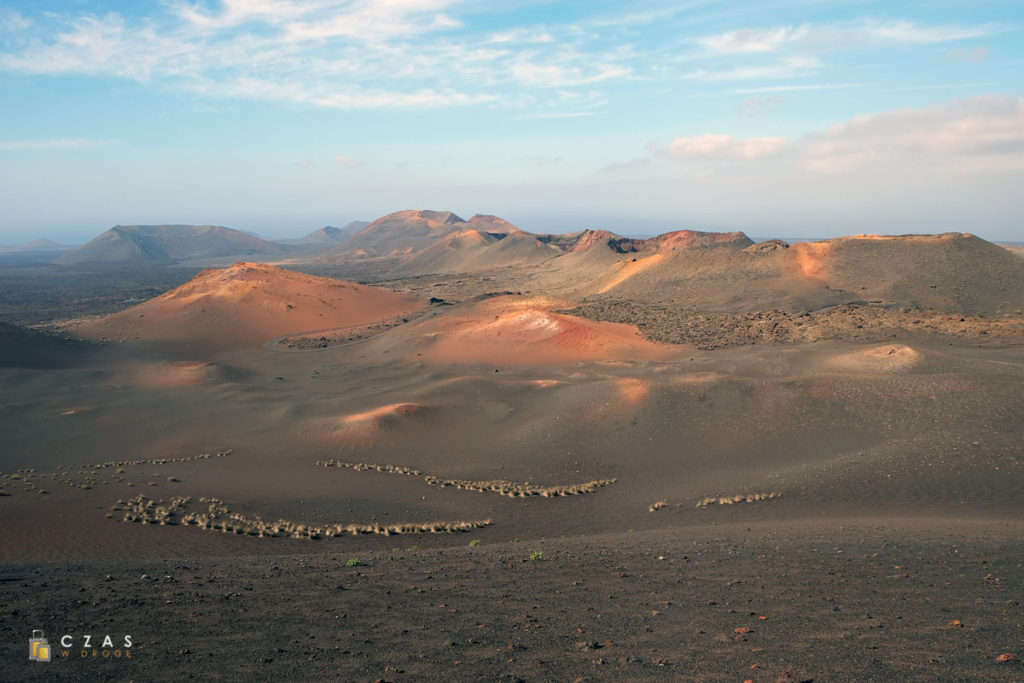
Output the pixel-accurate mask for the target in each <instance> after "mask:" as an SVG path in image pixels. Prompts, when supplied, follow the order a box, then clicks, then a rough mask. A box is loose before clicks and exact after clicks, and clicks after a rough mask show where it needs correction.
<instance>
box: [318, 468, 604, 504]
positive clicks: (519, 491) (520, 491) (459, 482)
mask: <svg viewBox="0 0 1024 683" xmlns="http://www.w3.org/2000/svg"><path fill="white" fill-rule="evenodd" d="M316 464H317V465H320V466H322V467H344V468H348V469H352V470H355V471H357V472H367V471H371V470H372V471H377V472H385V473H388V474H403V475H406V476H410V477H420V478H421V479H423V481H425V482H426V483H427V484H429V485H431V486H440V487H441V488H447V487H454V488H457V489H463V490H466V491H489V492H492V493H498V494H500V495H503V496H509V497H511V498H526V497H529V496H542V497H544V498H555V497H558V496H578V495H582V494H585V493H593V492H594V491H596V490H597V489H599V488H602V487H604V486H608V485H609V484H614V483H615V481H616V480H615V479H595V480H593V481H588V482H584V483H582V484H569V485H567V486H535V485H533V484H531V483H530V482H523V483H519V482H514V481H506V480H504V479H491V480H488V481H473V480H470V479H443V478H441V477H436V476H434V475H432V474H424V473H423V472H421V471H419V470H416V469H413V468H411V467H402V466H400V465H375V464H372V463H365V462H341V461H338V460H319V461H317V463H316Z"/></svg>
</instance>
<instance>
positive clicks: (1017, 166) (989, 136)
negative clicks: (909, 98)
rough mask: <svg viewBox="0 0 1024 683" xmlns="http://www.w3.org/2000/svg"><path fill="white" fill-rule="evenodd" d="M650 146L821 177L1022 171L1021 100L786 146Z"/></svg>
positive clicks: (916, 116)
mask: <svg viewBox="0 0 1024 683" xmlns="http://www.w3.org/2000/svg"><path fill="white" fill-rule="evenodd" d="M650 148H651V150H652V151H653V152H655V153H656V154H659V155H661V156H663V157H667V158H671V159H675V160H678V161H685V162H691V163H693V162H749V163H755V162H760V161H764V160H772V161H773V163H774V162H776V161H781V162H784V163H788V164H790V165H791V170H793V171H796V172H811V173H816V174H827V175H836V174H843V173H874V172H879V173H895V172H903V173H907V174H921V175H929V174H933V173H937V172H941V173H975V172H992V173H1002V172H1007V171H1011V172H1013V171H1024V98H1021V97H1017V96H1005V95H989V96H984V97H974V98H968V99H962V100H955V101H953V102H951V103H949V104H946V105H943V106H934V107H925V108H905V109H897V110H894V111H888V112H882V113H878V114H868V115H863V116H857V117H854V118H852V119H850V120H849V121H846V122H844V123H839V124H836V125H833V126H830V127H828V128H826V129H824V130H821V131H818V132H815V133H812V134H810V135H806V136H804V137H802V138H800V139H797V140H792V141H789V140H786V139H784V138H780V137H754V138H738V137H734V136H732V135H727V134H716V133H707V134H703V135H696V136H690V137H681V138H677V139H675V140H673V141H672V142H671V143H669V144H668V145H656V144H654V145H651V147H650ZM908 177H911V175H908Z"/></svg>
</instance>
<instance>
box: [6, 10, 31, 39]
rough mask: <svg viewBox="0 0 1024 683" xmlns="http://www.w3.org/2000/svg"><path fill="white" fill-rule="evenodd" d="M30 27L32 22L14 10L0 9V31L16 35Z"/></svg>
mask: <svg viewBox="0 0 1024 683" xmlns="http://www.w3.org/2000/svg"><path fill="white" fill-rule="evenodd" d="M31 26H32V20H31V19H29V18H28V17H26V16H25V15H24V14H22V13H21V12H19V11H18V10H15V9H10V8H0V31H9V32H11V33H18V32H21V31H25V30H27V29H28V28H29V27H31Z"/></svg>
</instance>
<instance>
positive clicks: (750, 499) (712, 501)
mask: <svg viewBox="0 0 1024 683" xmlns="http://www.w3.org/2000/svg"><path fill="white" fill-rule="evenodd" d="M781 496H782V494H781V493H777V492H775V491H772V492H771V493H739V494H736V495H735V496H708V497H707V498H704V499H702V500H701V501H699V502H698V503H697V507H699V508H704V507H707V506H709V505H733V504H735V503H756V502H758V501H762V500H772V499H774V498H779V497H781Z"/></svg>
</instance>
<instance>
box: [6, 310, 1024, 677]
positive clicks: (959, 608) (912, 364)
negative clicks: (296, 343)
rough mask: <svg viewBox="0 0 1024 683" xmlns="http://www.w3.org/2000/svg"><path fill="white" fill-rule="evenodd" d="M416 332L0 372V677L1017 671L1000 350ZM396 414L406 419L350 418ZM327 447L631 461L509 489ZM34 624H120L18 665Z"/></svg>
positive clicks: (1012, 506)
mask: <svg viewBox="0 0 1024 683" xmlns="http://www.w3.org/2000/svg"><path fill="white" fill-rule="evenodd" d="M414 336H415V330H414V329H413V327H412V326H410V325H403V326H398V327H396V328H393V329H390V330H388V331H386V332H384V333H383V334H381V335H379V336H376V337H374V338H372V339H369V340H367V341H365V342H357V343H354V344H348V345H345V346H337V347H332V348H327V349H322V350H313V351H308V352H302V351H296V352H290V353H281V352H275V351H270V350H267V349H264V348H254V349H252V350H250V351H245V352H235V353H232V354H230V355H221V356H211V357H208V358H194V357H189V356H180V355H179V356H175V355H173V354H169V353H168V352H167V350H166V349H163V350H160V352H159V353H157V351H156V350H154V348H149V349H147V348H145V347H141V346H139V347H130V346H128V345H125V346H121V347H116V346H115V347H108V348H106V349H105V350H104V351H103V352H102V353H97V354H87V356H86V357H84V358H82V359H81V360H79V361H76V363H75V364H74V367H69V368H68V367H50V368H49V369H39V368H0V386H2V387H3V391H2V393H0V398H2V401H0V434H3V439H4V443H3V457H2V460H0V470H2V472H3V476H2V478H0V490H2V491H3V492H5V493H6V494H8V495H5V496H0V515H2V518H0V519H2V521H3V524H0V562H2V563H3V564H2V565H0V596H2V598H0V613H3V614H4V616H5V618H4V620H3V626H2V628H3V629H5V631H6V632H5V634H4V638H3V639H2V642H3V643H4V647H6V648H9V653H8V655H6V656H5V659H4V666H3V671H4V674H3V676H0V678H3V679H5V680H8V679H25V678H31V677H33V676H36V677H40V678H43V677H47V676H51V675H52V673H53V671H54V670H58V667H59V671H60V672H61V673H62V675H63V674H67V675H68V676H69V677H71V678H74V677H75V676H78V677H80V678H85V679H90V678H103V677H105V676H110V677H113V678H116V679H129V678H131V679H135V680H152V679H171V680H180V679H181V678H184V677H186V676H187V674H195V675H196V676H199V677H202V678H217V677H219V678H222V679H225V680H236V679H252V678H289V679H311V678H324V677H332V676H333V677H337V678H338V679H340V680H368V681H373V680H377V679H384V680H418V679H444V678H448V679H457V680H479V679H484V680H489V679H495V678H497V679H502V678H503V677H504V678H508V679H509V680H516V679H517V678H518V679H523V680H575V679H577V678H578V677H581V676H582V677H584V679H585V680H644V679H649V678H656V677H664V678H667V679H670V680H672V679H674V680H735V681H742V680H745V679H746V678H750V679H753V680H755V681H774V680H776V679H778V678H779V677H780V676H783V675H784V674H785V672H786V671H787V670H788V669H789V668H792V669H793V672H792V676H791V677H790V678H791V680H805V679H811V678H813V679H814V680H818V681H822V680H1020V679H1021V677H1022V676H1024V670H1022V669H1021V667H1020V665H1018V664H1013V663H1007V664H999V663H997V662H995V657H996V656H998V655H999V654H1001V653H1003V652H1015V653H1016V654H1017V656H1022V655H1024V628H1022V626H1021V624H1022V623H1024V618H1022V616H1021V615H1022V614H1024V610H1022V609H1021V606H1020V604H1019V601H1020V599H1021V596H1022V592H1021V585H1020V581H1021V578H1022V571H1021V562H1022V559H1021V558H1024V540H1022V539H1024V533H1022V531H1024V446H1022V440H1021V438H1020V437H1021V426H1022V423H1024V420H1022V418H1024V392H1022V391H1021V387H1022V386H1024V381H1022V380H1024V356H1022V353H1021V350H1020V348H1018V347H1013V346H1006V347H995V348H990V347H985V348H979V347H978V346H977V344H976V343H974V342H973V340H971V341H962V342H958V343H953V344H952V345H950V342H949V340H947V339H944V338H943V339H941V340H939V339H936V340H929V339H927V338H922V339H915V340H911V341H907V342H905V343H907V344H909V347H905V346H903V345H902V343H903V342H902V341H901V342H900V343H893V344H892V345H879V344H877V343H870V344H868V343H850V342H843V341H820V342H816V343H811V344H804V345H800V346H770V347H769V346H766V345H758V346H747V347H737V348H730V349H719V350H715V351H702V350H697V349H695V348H693V347H685V346H683V347H680V349H679V350H680V355H679V356H678V357H677V358H676V359H674V360H671V361H665V362H649V363H640V362H636V363H632V362H616V363H611V362H603V363H576V364H572V365H567V366H558V367H549V368H529V369H523V368H509V367H503V366H483V365H472V366H464V365H458V364H453V365H449V366H435V365H427V364H424V363H421V362H419V361H418V360H417V359H416V357H415V354H414V353H409V354H406V353H404V352H403V349H406V348H412V347H411V346H410V344H411V343H412V340H413V337H414ZM54 353H57V352H54ZM185 361H202V362H205V363H207V365H200V364H197V363H192V364H191V365H181V364H180V363H181V362H185ZM176 363H178V364H176ZM41 365H43V366H44V368H45V367H46V364H45V363H43V364H41ZM189 382H195V383H191V384H190V383H189ZM389 405H403V406H409V405H411V406H416V407H417V408H416V409H409V410H406V409H402V410H399V411H396V412H394V414H390V415H384V416H383V417H380V418H379V419H377V420H364V421H362V422H358V421H357V422H352V421H351V420H349V421H348V422H346V421H345V418H346V416H350V415H352V414H358V413H364V412H366V411H371V410H373V409H376V408H380V407H383V406H389ZM227 450H230V451H231V452H230V454H229V455H224V456H220V457H217V456H216V454H217V453H218V452H219V451H227ZM203 453H209V454H211V456H212V457H210V458H209V459H190V460H187V461H176V462H163V463H161V462H154V460H155V459H184V458H191V457H193V456H195V455H197V454H203ZM328 459H336V460H341V461H351V462H364V463H373V464H381V465H398V466H404V467H411V468H416V469H417V470H420V471H421V472H422V473H424V474H426V475H434V476H437V477H440V478H451V479H469V480H493V479H502V480H511V481H516V482H525V481H529V482H530V483H531V484H534V485H539V486H551V485H571V484H580V483H584V482H588V481H591V480H597V479H611V478H614V479H616V480H617V481H616V482H615V483H614V484H612V485H610V486H606V487H603V488H600V489H598V490H596V491H594V492H592V493H588V494H585V495H577V496H571V497H558V498H542V497H530V498H510V497H507V496H500V495H497V494H495V493H489V492H478V491H466V490H458V489H456V488H453V487H449V488H439V487H437V486H431V485H429V483H428V482H427V481H424V479H423V478H422V477H416V476H403V475H399V474H390V473H382V472H376V471H369V472H360V471H355V470H352V469H345V468H338V467H331V468H324V467H321V466H318V465H317V464H316V462H317V461H318V460H328ZM115 461H116V462H122V463H123V464H120V465H113V466H109V467H103V468H96V467H95V465H96V464H102V463H109V462H115ZM141 461H145V462H141ZM118 470H122V471H121V472H119V471H118ZM40 489H43V490H45V491H46V493H42V492H40ZM769 493H773V494H777V495H778V496H779V497H777V498H773V499H771V500H761V501H758V502H750V503H746V502H741V503H736V504H732V505H724V504H719V503H717V502H715V503H714V504H711V505H709V506H707V507H698V506H697V505H698V503H699V502H700V501H702V500H703V499H705V498H707V497H712V498H716V499H717V497H720V496H721V497H729V496H734V495H753V494H769ZM140 494H141V495H143V496H146V497H148V498H152V499H155V500H163V501H169V500H170V499H171V498H172V497H177V496H188V497H192V499H193V501H194V502H193V505H197V504H198V502H197V501H198V499H199V498H200V497H215V498H218V499H220V500H223V501H224V505H225V506H227V507H228V509H229V510H230V511H231V512H233V513H239V514H242V515H246V516H247V517H249V518H252V517H255V516H260V517H261V518H262V519H264V520H275V519H278V518H283V519H287V520H291V521H295V522H299V523H305V524H318V525H320V524H333V523H340V524H391V523H400V522H431V521H443V522H455V521H463V520H485V519H490V520H491V521H492V522H493V524H492V525H491V526H488V527H485V528H482V529H476V530H473V531H471V532H466V533H457V534H418V535H400V536H381V535H358V536H352V535H346V536H343V537H339V538H328V539H322V540H310V539H293V538H258V537H255V536H250V535H236V534H234V533H223V532H220V531H207V530H203V529H199V528H197V527H194V526H182V525H175V526H160V525H143V524H137V523H129V522H124V521H121V515H122V512H121V511H119V510H113V509H112V506H114V505H115V503H116V502H117V501H118V500H127V499H129V498H131V497H134V496H137V495H140ZM657 501H663V502H664V503H665V506H664V507H662V508H661V509H659V510H657V511H656V512H651V511H650V510H649V507H650V506H651V505H652V504H654V503H655V502H657ZM748 529H749V530H748ZM631 530H632V532H631ZM517 539H518V541H519V542H516V540H517ZM545 539H546V540H545ZM473 540H479V541H480V542H481V545H480V546H479V547H472V548H470V547H468V544H469V543H470V541H473ZM414 547H415V548H416V549H414ZM533 551H540V552H542V553H543V556H544V559H543V560H536V561H530V560H529V559H528V558H529V556H530V554H531V552H533ZM659 556H662V557H664V558H665V559H663V560H659V559H657V558H658V557H659ZM355 557H358V558H360V559H361V560H363V561H364V562H365V563H366V564H365V566H356V567H346V566H345V565H346V560H348V559H349V558H355ZM143 574H146V575H147V576H148V577H152V578H147V579H145V580H143V579H141V578H140V577H141V576H142V575H143ZM107 576H109V577H110V578H109V580H108V579H107V578H106V577H107ZM167 576H169V577H171V579H170V580H166V579H165V578H164V577H167ZM339 587H340V588H339ZM666 602H667V603H668V604H665V603H666ZM452 610H455V611H454V612H453V611H452ZM655 611H657V612H658V614H654V612H655ZM760 616H766V617H768V618H767V620H761V619H759V617H760ZM953 620H959V621H960V622H962V624H963V626H962V627H959V626H951V625H950V622H952V621H953ZM743 627H749V628H751V629H752V631H751V632H749V633H738V632H736V631H735V629H737V628H743ZM37 628H42V629H44V630H45V631H46V632H47V634H48V635H53V634H59V633H61V632H70V633H81V632H83V631H85V630H88V631H89V632H91V633H94V632H106V631H110V632H111V633H114V634H116V633H119V632H121V631H126V630H128V629H130V632H131V633H132V634H133V635H135V636H136V637H137V638H138V642H139V643H140V645H139V648H138V650H137V652H136V653H135V655H134V656H133V659H132V660H131V661H130V662H128V661H118V662H113V661H109V662H108V661H96V662H93V661H91V660H90V661H86V662H77V661H76V662H74V663H72V662H68V661H61V662H54V663H51V664H50V665H45V664H33V666H32V667H29V666H28V665H29V662H27V661H25V660H26V657H25V652H24V651H25V649H26V643H25V640H26V639H27V638H28V637H29V635H30V632H31V630H32V629H37ZM648 629H650V630H648ZM510 660H512V661H510ZM457 662H458V663H457ZM754 664H757V665H758V668H754V669H752V668H751V666H752V665H754ZM46 666H49V668H48V669H47V668H43V667H46ZM389 667H390V668H389ZM8 671H9V672H11V673H7V672H8ZM48 672H49V673H48Z"/></svg>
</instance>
